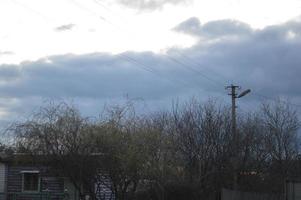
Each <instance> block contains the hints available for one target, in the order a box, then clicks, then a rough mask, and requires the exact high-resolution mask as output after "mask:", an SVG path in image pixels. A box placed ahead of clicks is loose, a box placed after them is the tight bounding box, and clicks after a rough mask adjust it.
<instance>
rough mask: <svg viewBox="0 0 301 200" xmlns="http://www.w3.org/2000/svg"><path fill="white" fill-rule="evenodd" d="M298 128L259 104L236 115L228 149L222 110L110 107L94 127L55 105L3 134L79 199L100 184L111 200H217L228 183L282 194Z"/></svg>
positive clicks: (295, 161)
mask: <svg viewBox="0 0 301 200" xmlns="http://www.w3.org/2000/svg"><path fill="white" fill-rule="evenodd" d="M299 125H300V124H299V121H298V115H297V112H296V111H295V110H294V109H292V108H291V107H290V106H289V104H287V103H285V102H283V101H278V102H276V103H272V104H262V106H261V107H260V108H258V110H257V111H254V112H252V113H239V114H238V116H237V133H238V138H237V140H238V141H239V142H238V145H235V144H234V140H235V138H234V137H233V134H232V132H231V112H230V108H229V107H227V106H223V105H221V104H218V103H216V102H214V101H208V102H207V103H200V102H198V101H196V100H191V101H189V102H187V103H183V104H174V105H173V107H172V109H171V110H168V111H160V112H156V113H148V114H145V115H141V114H136V112H135V108H134V106H133V105H132V104H130V103H129V104H126V105H125V106H112V107H109V108H106V109H105V111H104V112H103V113H102V114H101V117H99V118H98V119H91V118H85V117H83V116H82V115H81V113H80V112H79V111H78V110H77V109H76V108H75V107H74V106H70V105H68V104H65V103H61V104H56V105H52V106H47V107H44V108H41V109H40V110H39V112H37V113H35V114H34V115H33V117H32V118H31V119H29V120H28V121H26V122H22V123H18V124H15V125H14V126H13V128H12V129H11V130H12V131H13V133H14V135H15V144H14V148H15V150H16V151H17V152H21V153H28V154H31V155H33V156H37V157H39V156H40V157H41V156H47V164H48V165H51V166H52V167H53V168H54V169H57V170H58V171H59V172H60V173H62V174H64V176H67V177H69V178H70V180H71V181H72V182H73V184H74V186H75V187H76V188H77V189H78V190H79V191H80V193H81V194H82V195H84V194H85V193H86V192H89V193H90V195H92V197H93V198H95V195H94V189H95V183H102V184H104V185H106V187H108V188H110V189H111V190H112V191H113V192H114V195H115V197H116V199H118V200H125V199H143V200H147V199H155V200H167V199H170V200H176V199H187V200H189V199H191V200H194V199H218V197H219V194H220V191H221V188H229V189H231V188H233V187H234V184H236V183H235V182H236V181H237V187H238V189H239V190H242V191H256V192H265V193H269V192H270V193H281V192H283V190H284V183H285V180H287V179H289V178H292V177H294V178H299V177H301V158H300V156H299V153H300V151H299V138H298V130H299ZM96 175H97V176H96ZM234 177H237V180H234V179H235V178H234ZM107 180H110V181H109V182H108V181H107Z"/></svg>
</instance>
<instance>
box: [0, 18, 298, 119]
mask: <svg viewBox="0 0 301 200" xmlns="http://www.w3.org/2000/svg"><path fill="white" fill-rule="evenodd" d="M225 21H227V20H225ZM228 22H229V21H227V23H228ZM197 23H198V21H197V20H196V19H194V21H193V20H191V27H190V26H188V24H186V28H187V30H194V27H197V28H199V27H202V28H204V27H210V29H209V28H204V29H205V30H210V31H208V34H209V32H210V35H214V37H216V38H219V37H224V35H231V34H232V35H233V34H236V37H237V38H236V39H235V40H227V39H225V40H217V41H216V42H214V43H210V42H209V43H206V41H205V42H204V40H202V41H199V42H198V43H197V44H195V45H194V46H192V47H190V48H186V49H170V50H169V51H168V52H167V54H166V55H161V54H155V53H151V52H125V53H123V54H119V55H112V54H105V53H93V54H85V55H72V54H67V55H57V56H51V57H48V58H44V59H40V60H37V61H34V62H24V63H21V64H20V65H1V66H0V79H1V80H2V81H1V84H0V96H1V97H2V98H6V99H15V100H16V101H17V103H16V104H12V105H8V107H9V108H8V109H7V110H10V111H11V112H13V113H19V114H20V112H28V109H29V108H32V107H34V105H39V103H40V102H41V101H42V99H48V98H64V99H76V100H77V102H79V104H80V106H81V109H83V110H84V112H86V113H93V114H95V113H94V112H96V111H95V110H97V109H99V110H100V109H101V104H103V103H105V102H111V101H116V102H120V99H122V98H123V97H124V95H126V94H127V95H128V96H130V97H132V98H142V99H144V100H146V102H147V103H149V104H151V106H154V107H159V108H162V107H167V106H169V105H170V102H171V100H172V99H174V98H177V97H180V98H181V99H185V98H188V97H191V96H197V98H200V99H206V98H208V97H218V98H221V99H223V100H224V101H229V97H228V96H227V92H226V91H225V90H224V86H226V85H227V84H230V83H232V82H233V83H235V84H238V85H241V86H243V88H250V89H252V93H251V94H250V95H249V96H248V97H246V98H244V99H242V100H240V101H239V106H241V105H243V104H244V103H249V104H252V105H254V104H256V103H258V102H259V100H261V98H260V96H258V94H263V95H265V96H269V97H272V98H275V97H277V96H283V97H286V98H290V99H292V103H297V104H300V103H299V101H300V99H301V90H300V83H301V81H300V75H301V67H300V66H301V56H300V52H301V37H300V36H301V31H300V30H301V22H297V21H289V22H287V23H283V24H280V25H275V26H270V27H266V28H264V29H261V30H252V29H251V30H249V28H246V27H249V26H248V25H246V24H245V25H241V26H237V27H236V26H235V28H225V29H224V30H223V32H222V33H221V32H220V31H221V27H225V24H227V23H216V22H208V23H207V25H206V24H205V25H202V26H198V25H197ZM235 23H236V24H243V23H242V22H235ZM208 24H209V25H210V26H209V25H208ZM221 24H222V25H221ZM228 24H229V23H228ZM230 24H231V23H230ZM220 25H221V27H219V26H220ZM229 26H230V27H231V26H232V25H229ZM240 29H241V30H240ZM246 30H247V31H246ZM228 32H229V33H228ZM197 33H198V32H197V31H196V32H194V34H197ZM213 33H214V34H213ZM189 34H190V33H189ZM200 34H204V33H203V32H201V33H200ZM220 35H222V36H220ZM208 37H209V36H208ZM211 37H213V36H210V37H209V38H208V40H211ZM94 108H95V109H94ZM97 111H98V110H97Z"/></svg>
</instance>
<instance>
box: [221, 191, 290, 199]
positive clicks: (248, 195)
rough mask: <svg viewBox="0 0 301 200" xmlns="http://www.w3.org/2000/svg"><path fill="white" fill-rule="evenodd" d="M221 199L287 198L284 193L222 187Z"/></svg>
mask: <svg viewBox="0 0 301 200" xmlns="http://www.w3.org/2000/svg"><path fill="white" fill-rule="evenodd" d="M221 200H285V197H284V194H263V193H254V192H242V191H234V190H228V189H222V196H221Z"/></svg>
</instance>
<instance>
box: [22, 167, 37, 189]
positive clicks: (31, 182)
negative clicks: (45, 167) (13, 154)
mask: <svg viewBox="0 0 301 200" xmlns="http://www.w3.org/2000/svg"><path fill="white" fill-rule="evenodd" d="M22 177H23V185H22V189H23V192H38V191H39V189H40V175H39V173H38V172H36V171H33V172H23V173H22Z"/></svg>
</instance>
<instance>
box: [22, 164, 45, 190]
mask: <svg viewBox="0 0 301 200" xmlns="http://www.w3.org/2000/svg"><path fill="white" fill-rule="evenodd" d="M21 174H22V192H24V193H39V192H40V188H41V187H40V186H41V176H40V172H39V171H35V170H33V171H21ZM25 174H37V176H38V185H37V190H25V187H24V186H25Z"/></svg>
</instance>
